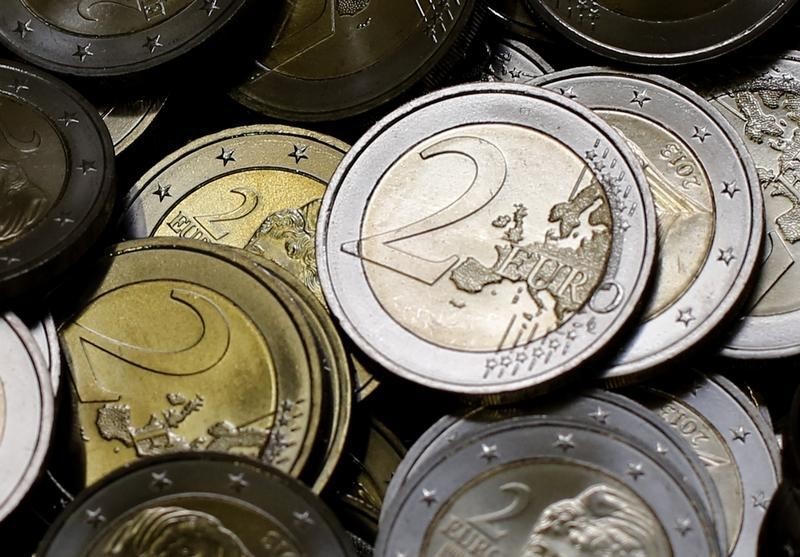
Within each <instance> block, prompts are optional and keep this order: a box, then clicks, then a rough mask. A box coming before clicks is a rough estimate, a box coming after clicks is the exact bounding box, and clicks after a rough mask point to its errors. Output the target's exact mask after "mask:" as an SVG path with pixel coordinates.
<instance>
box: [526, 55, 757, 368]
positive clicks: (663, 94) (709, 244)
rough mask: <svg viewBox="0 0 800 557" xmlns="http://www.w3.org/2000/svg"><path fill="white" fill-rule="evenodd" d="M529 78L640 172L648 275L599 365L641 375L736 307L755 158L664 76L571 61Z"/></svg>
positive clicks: (748, 262)
mask: <svg viewBox="0 0 800 557" xmlns="http://www.w3.org/2000/svg"><path fill="white" fill-rule="evenodd" d="M535 84H536V85H540V86H542V87H545V88H547V89H550V90H551V91H557V92H561V93H562V94H564V95H566V96H569V97H570V98H573V99H575V100H577V101H578V102H580V103H581V104H584V105H585V106H587V107H589V108H591V109H593V110H594V111H595V112H596V113H597V114H599V115H600V116H601V117H602V118H603V119H604V120H606V122H608V123H609V124H611V125H612V126H614V127H615V128H616V129H617V130H618V131H619V132H620V133H622V134H623V136H624V137H625V138H626V139H627V141H628V143H629V145H630V146H631V148H632V149H633V150H634V152H635V153H636V155H637V157H638V158H639V161H640V162H641V164H642V168H643V169H644V173H645V176H646V177H647V183H648V185H649V186H650V192H651V193H652V195H653V200H654V201H655V205H656V212H657V213H658V227H657V231H658V244H659V253H658V256H657V264H656V267H655V282H654V284H653V290H652V292H651V293H650V297H649V300H648V304H647V306H646V307H645V309H644V313H643V316H642V319H641V323H640V324H639V325H638V327H637V328H636V330H635V332H634V333H632V336H631V338H630V340H628V342H627V343H626V345H625V346H624V347H623V348H622V349H621V351H620V352H619V353H618V354H617V355H616V356H615V357H614V359H613V360H612V362H611V364H610V365H609V367H608V368H607V369H606V371H604V372H603V374H602V377H603V378H604V379H605V380H606V381H607V382H608V383H611V384H619V383H624V382H627V381H631V380H633V379H636V378H641V376H642V375H643V374H646V373H652V372H653V371H654V370H655V369H656V368H657V367H658V366H663V365H664V364H666V363H669V362H671V361H673V359H674V358H676V357H678V356H680V355H682V354H685V353H686V352H687V351H689V350H690V349H692V348H694V347H696V346H697V345H698V344H700V343H701V342H702V341H703V340H705V339H706V338H708V336H709V335H710V334H711V333H712V332H714V331H715V329H717V328H718V326H719V325H720V324H722V323H725V322H726V318H727V317H728V316H730V314H731V312H732V311H734V310H736V309H738V308H739V306H740V301H741V300H742V297H743V295H744V294H745V292H746V287H747V286H748V285H749V284H750V283H751V277H752V276H753V271H754V269H755V267H756V265H757V263H758V255H759V248H760V246H761V241H762V238H763V234H764V217H763V209H762V206H763V201H762V196H761V188H760V187H759V186H758V176H757V175H756V171H755V167H754V166H753V164H752V161H751V159H750V157H749V156H748V153H747V149H746V147H745V145H744V144H743V142H742V141H741V139H740V138H739V137H738V135H737V133H736V130H734V129H733V128H732V127H731V126H730V124H728V122H727V121H726V120H725V118H723V117H722V116H721V115H720V114H719V112H717V111H716V110H715V109H714V108H713V107H711V106H710V105H709V103H708V102H707V101H705V100H704V99H703V98H702V97H700V96H699V95H697V94H695V93H693V92H692V91H690V90H689V89H687V88H686V87H683V86H682V85H680V84H678V83H676V82H674V81H671V80H668V79H666V78H663V77H659V76H644V75H635V74H630V73H621V72H615V71H612V70H605V69H601V68H579V69H575V70H567V71H564V72H558V73H555V74H550V75H548V76H545V77H543V78H541V79H539V80H537V81H536V82H535ZM733 223H735V226H734V225H733Z"/></svg>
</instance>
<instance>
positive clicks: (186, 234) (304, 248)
mask: <svg viewBox="0 0 800 557" xmlns="http://www.w3.org/2000/svg"><path fill="white" fill-rule="evenodd" d="M349 148H350V146H349V145H347V144H345V143H343V142H341V141H339V140H338V139H335V138H333V137H330V136H326V135H322V134H318V133H315V132H312V131H309V130H304V129H300V128H292V127H287V126H270V125H255V126H247V127H243V128H234V129H230V130H226V131H223V132H220V133H217V134H214V135H210V136H207V137H204V138H201V139H198V140H196V141H194V142H192V143H190V144H189V145H187V146H185V147H184V148H182V149H180V150H178V151H176V152H175V153H173V154H171V155H170V156H168V157H167V158H165V159H164V160H163V161H161V162H160V163H158V164H157V165H156V166H154V167H153V168H152V169H151V170H150V171H149V172H148V173H147V174H145V175H144V176H143V177H142V178H141V179H140V180H139V181H138V182H137V183H136V185H134V187H133V188H132V189H131V191H130V193H129V194H128V197H127V199H126V201H125V205H126V210H125V214H124V216H123V223H122V229H123V230H122V234H123V235H124V236H125V237H127V238H143V237H148V236H168V237H182V238H193V239H200V240H203V241H207V242H210V243H218V244H225V245H228V246H233V247H237V248H244V249H245V250H247V251H248V252H250V253H252V254H255V255H257V256H259V257H261V258H264V259H267V260H270V261H274V262H275V263H277V264H278V265H280V266H281V267H283V268H284V269H286V270H287V271H289V272H290V273H291V274H292V275H293V276H295V277H296V278H297V279H298V280H300V281H301V282H302V283H303V284H304V285H305V286H306V287H307V288H308V289H309V290H310V291H311V292H312V293H313V294H314V295H315V296H316V297H317V299H318V300H319V301H320V302H321V303H323V304H325V298H324V297H323V295H322V290H321V288H320V285H319V277H318V275H317V260H316V255H315V251H316V249H315V243H314V242H315V237H316V229H317V215H318V213H319V207H320V204H321V198H322V196H323V194H324V193H325V189H326V188H327V186H328V183H329V182H330V180H331V177H332V176H333V173H334V172H335V171H336V168H337V167H338V165H339V163H340V162H341V161H342V158H343V157H344V155H345V153H347V151H348V149H349ZM352 361H353V367H354V370H355V372H356V381H357V384H356V387H355V390H356V394H357V395H358V397H359V399H364V398H366V397H367V396H369V395H370V394H371V393H372V392H373V391H374V390H375V388H377V386H378V381H377V380H376V379H375V378H374V377H373V376H372V375H371V374H370V373H369V372H368V371H367V369H366V367H365V366H364V365H363V364H361V363H360V362H358V361H357V360H356V359H353V360H352Z"/></svg>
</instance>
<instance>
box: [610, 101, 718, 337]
mask: <svg viewBox="0 0 800 557" xmlns="http://www.w3.org/2000/svg"><path fill="white" fill-rule="evenodd" d="M598 113H599V114H600V115H601V116H602V117H603V119H604V120H605V121H607V122H609V123H610V124H612V125H613V126H614V127H615V128H617V130H618V131H619V132H620V133H621V134H622V136H623V137H624V138H625V139H626V140H627V143H628V146H629V147H630V148H631V150H632V151H633V152H634V154H635V155H636V158H637V159H639V162H640V163H641V165H642V169H643V170H644V174H645V177H646V178H647V184H648V186H649V188H650V192H651V193H652V194H653V201H654V202H655V206H656V217H657V219H658V227H657V233H658V244H659V245H658V247H659V257H658V258H657V259H656V269H655V272H656V275H655V281H654V286H653V292H652V294H651V297H650V299H649V302H648V305H647V307H646V309H645V312H644V320H645V321H648V320H650V319H653V318H655V317H657V316H658V315H659V314H661V313H662V312H663V311H664V310H665V309H667V308H669V307H670V306H671V305H672V304H674V303H675V302H676V301H677V300H678V299H679V298H680V297H681V296H682V295H683V294H684V293H685V292H686V291H687V290H688V289H689V287H691V286H692V284H693V283H694V281H695V279H697V276H698V274H699V272H700V270H701V268H702V267H703V264H704V263H705V262H706V260H707V259H708V256H709V253H710V252H711V247H712V245H713V242H714V219H715V214H714V197H713V191H712V189H711V188H712V186H711V183H710V182H709V179H708V176H706V174H705V172H704V170H703V166H702V164H701V163H700V161H699V160H698V159H697V157H696V155H695V154H694V152H693V151H692V149H691V148H690V147H689V146H688V145H686V144H685V143H684V142H683V141H682V140H681V139H680V138H679V137H678V136H676V135H675V134H673V133H672V132H671V131H669V130H667V129H666V128H664V127H662V126H660V125H657V124H655V123H653V122H652V121H651V120H648V119H645V118H642V117H640V116H637V115H634V114H630V113H626V112H618V111H611V110H600V111H598Z"/></svg>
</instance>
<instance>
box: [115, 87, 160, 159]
mask: <svg viewBox="0 0 800 557" xmlns="http://www.w3.org/2000/svg"><path fill="white" fill-rule="evenodd" d="M166 101H167V99H166V98H165V97H148V98H141V99H135V100H131V101H123V102H119V103H107V104H105V105H104V106H102V107H100V115H101V117H102V118H103V122H105V124H106V126H107V127H108V131H109V132H110V133H111V140H112V142H113V143H114V151H115V152H116V154H117V155H119V154H120V153H122V152H123V151H124V150H125V149H127V148H128V147H130V146H131V144H133V142H134V141H136V140H137V139H139V137H141V135H142V134H143V133H144V132H145V131H146V130H147V128H149V127H150V124H152V123H153V120H155V118H156V116H158V113H159V112H161V109H162V108H164V103H166Z"/></svg>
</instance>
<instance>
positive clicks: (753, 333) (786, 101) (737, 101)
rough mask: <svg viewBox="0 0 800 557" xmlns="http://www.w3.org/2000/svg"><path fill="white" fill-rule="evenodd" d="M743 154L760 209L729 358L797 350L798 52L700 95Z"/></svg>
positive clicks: (754, 65) (759, 62) (761, 62)
mask: <svg viewBox="0 0 800 557" xmlns="http://www.w3.org/2000/svg"><path fill="white" fill-rule="evenodd" d="M704 94H705V96H706V97H707V98H709V99H710V100H711V103H712V104H713V105H714V106H715V107H717V108H718V109H719V110H720V112H721V113H722V114H723V115H724V116H725V117H726V118H727V119H728V120H729V121H730V122H731V123H732V124H733V126H734V128H736V131H737V132H738V133H739V134H740V135H741V137H742V139H743V140H744V142H745V145H746V146H747V149H748V150H749V151H750V154H751V155H752V157H753V160H754V162H755V165H756V170H757V172H758V179H759V183H760V185H761V189H762V191H763V197H764V206H765V209H766V237H765V241H764V248H763V250H764V251H763V254H762V260H761V261H760V265H759V278H758V282H757V284H756V286H755V287H754V291H753V293H752V296H751V299H750V301H749V305H748V315H747V316H746V317H744V319H743V320H742V321H741V322H740V324H739V326H738V328H737V330H736V331H735V333H734V334H733V336H732V337H731V338H730V339H728V341H727V346H726V347H725V349H724V350H723V353H724V354H725V355H726V356H731V357H735V358H776V357H784V356H791V355H795V354H798V353H800V329H799V328H798V327H797V324H798V322H799V320H800V290H798V288H797V284H798V281H800V265H798V264H797V260H798V258H800V190H798V184H800V171H798V169H797V166H798V164H797V163H798V153H799V152H800V116H798V114H797V113H796V112H795V108H794V107H795V105H797V103H798V102H800V53H797V52H789V53H785V54H784V55H783V56H781V57H780V58H777V59H772V58H770V59H768V60H767V59H755V60H750V62H749V63H748V64H747V65H745V66H744V71H743V73H737V75H736V77H735V78H733V77H732V78H731V79H730V80H726V81H725V82H723V83H720V82H719V78H717V79H716V80H715V83H714V84H713V85H710V86H709V87H708V88H706V89H705V90H704Z"/></svg>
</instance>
